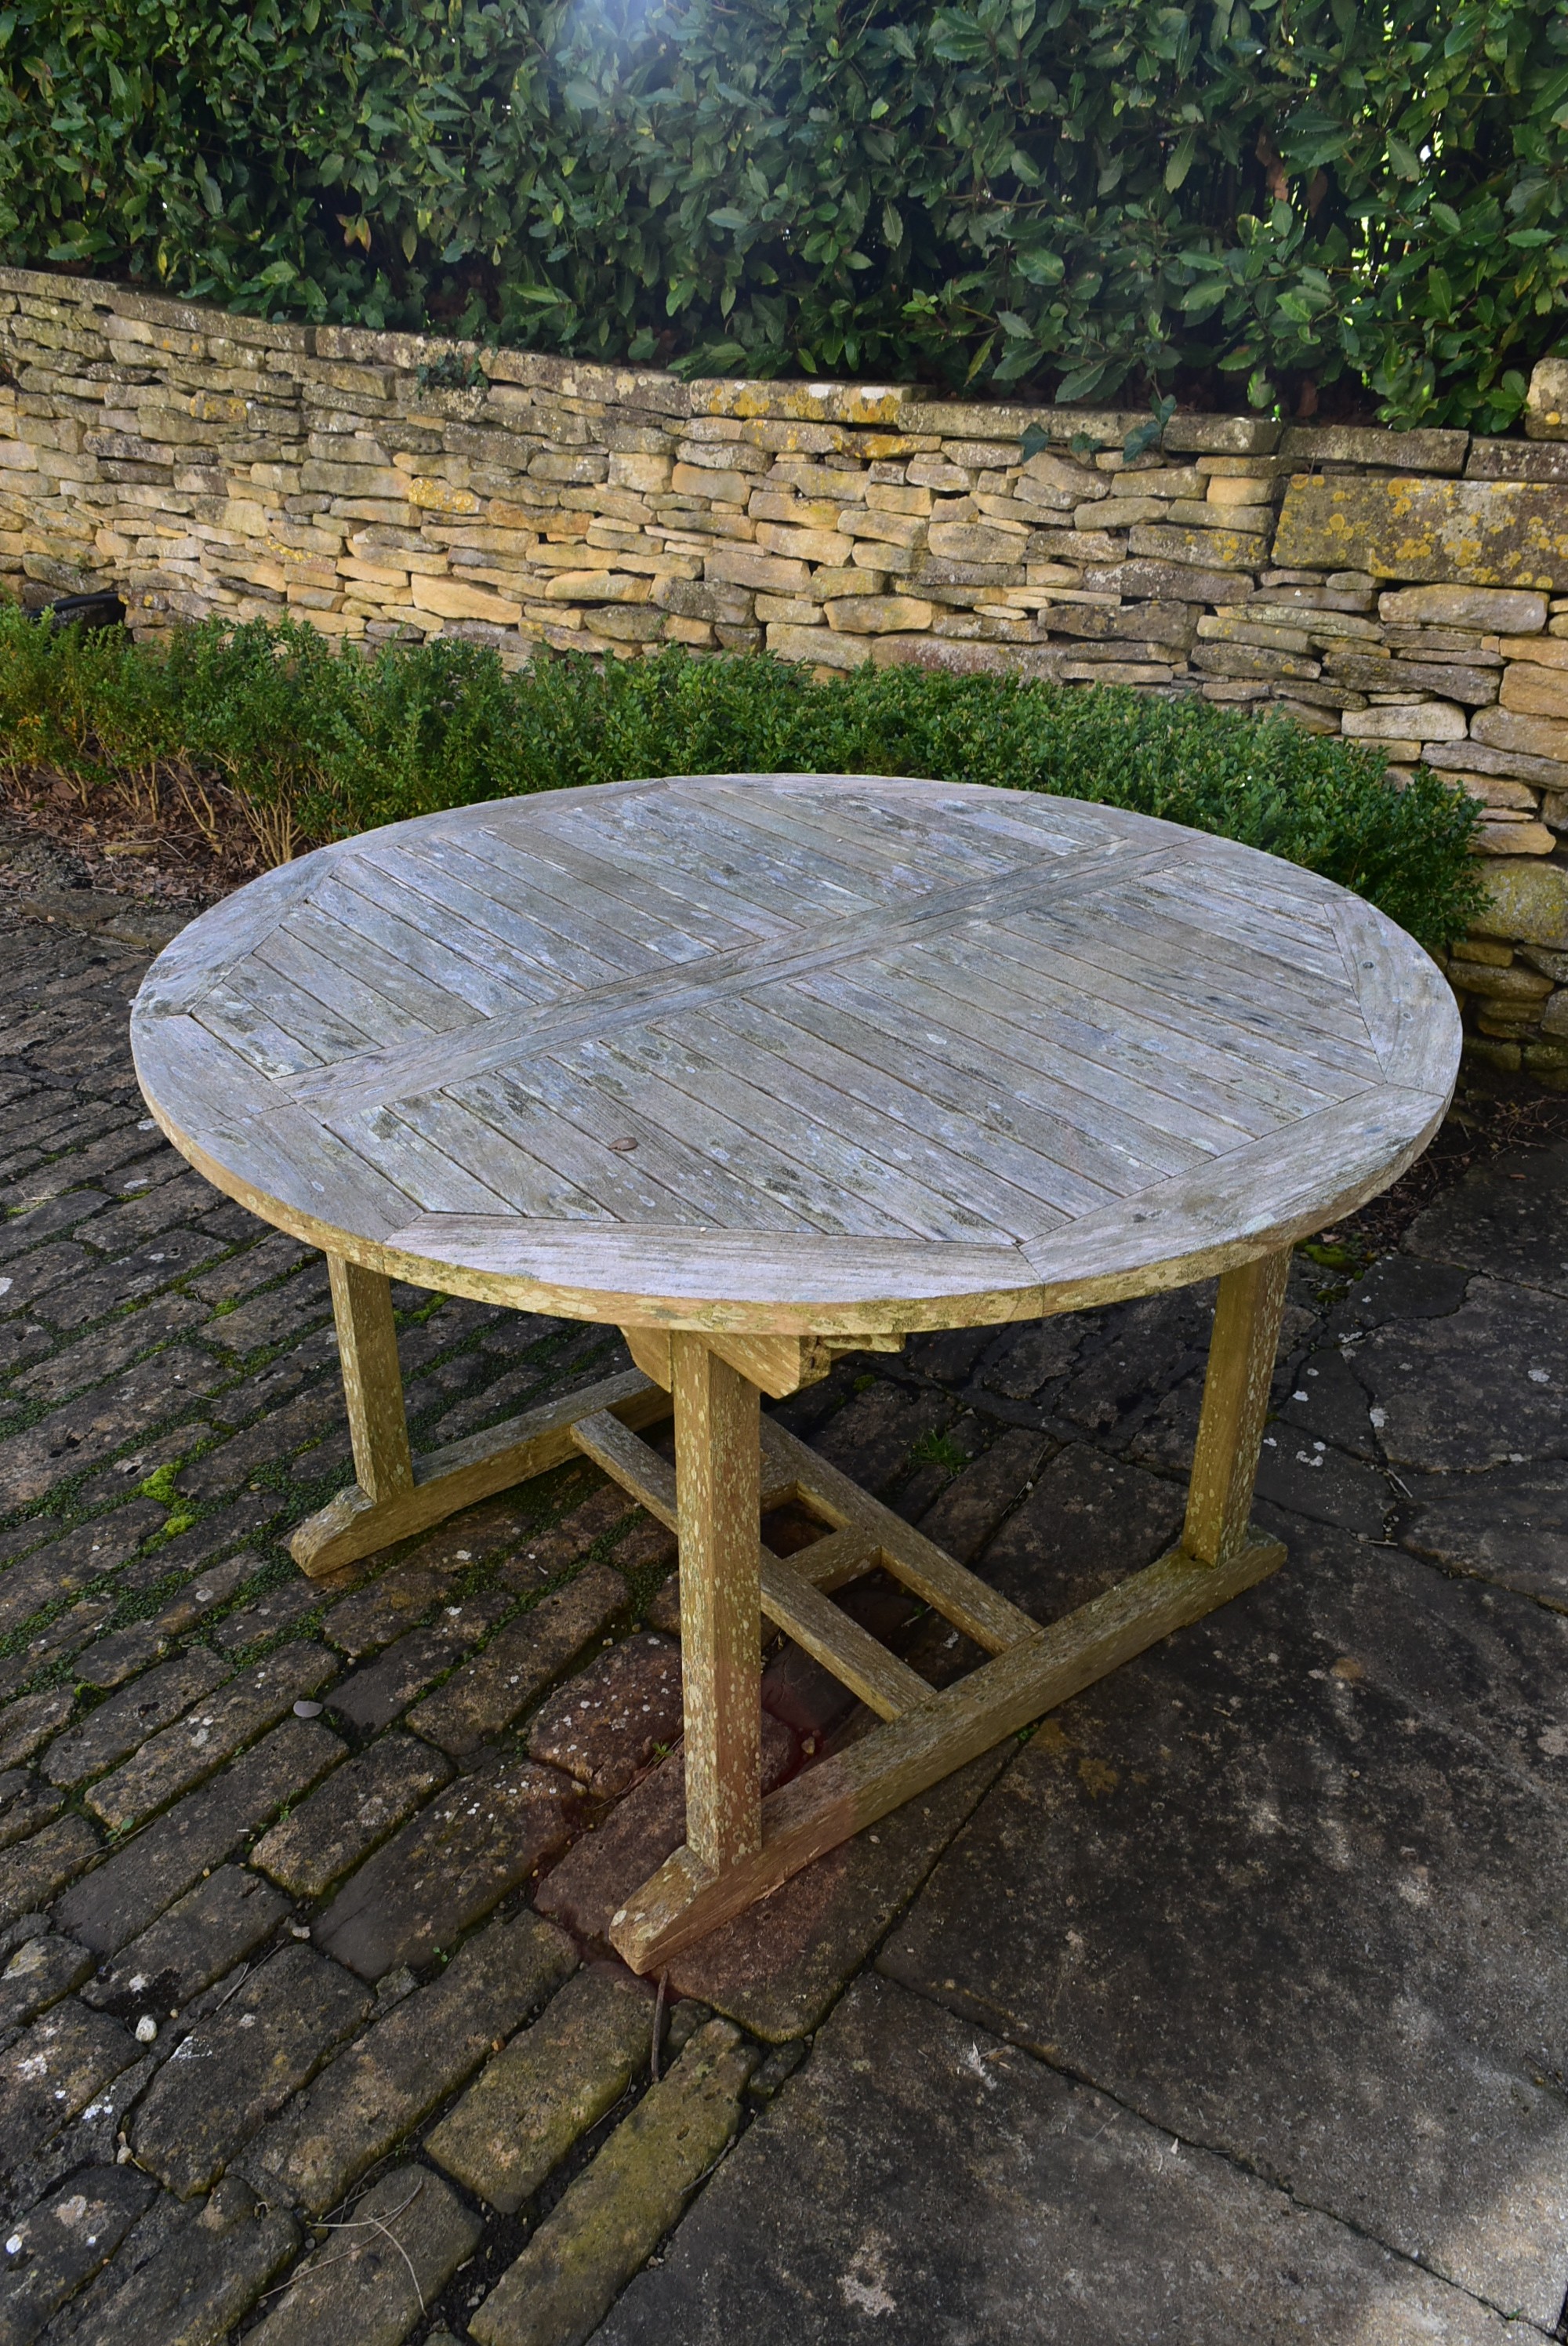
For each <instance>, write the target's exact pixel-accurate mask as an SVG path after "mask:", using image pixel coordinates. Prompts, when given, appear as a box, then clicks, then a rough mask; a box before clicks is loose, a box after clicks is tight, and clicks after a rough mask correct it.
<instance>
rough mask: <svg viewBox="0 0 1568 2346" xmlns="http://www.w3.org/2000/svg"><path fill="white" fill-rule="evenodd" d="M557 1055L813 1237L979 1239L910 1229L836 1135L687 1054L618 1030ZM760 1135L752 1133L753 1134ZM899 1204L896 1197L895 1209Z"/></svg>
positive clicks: (650, 1035) (642, 1030) (644, 1034)
mask: <svg viewBox="0 0 1568 2346" xmlns="http://www.w3.org/2000/svg"><path fill="white" fill-rule="evenodd" d="M557 1056H558V1057H559V1060H560V1062H561V1064H562V1065H564V1066H565V1067H566V1068H567V1069H568V1071H569V1072H572V1073H574V1074H576V1075H577V1076H580V1077H581V1078H583V1079H587V1078H588V1077H589V1076H590V1074H591V1075H593V1076H596V1077H597V1078H598V1080H599V1081H600V1082H601V1083H602V1084H603V1085H604V1086H605V1088H606V1090H608V1091H611V1092H613V1094H614V1096H616V1100H617V1102H618V1103H621V1104H624V1105H625V1106H626V1107H630V1108H633V1109H635V1110H636V1112H637V1113H638V1115H639V1116H641V1117H643V1118H645V1119H646V1121H647V1123H648V1124H650V1125H653V1126H654V1127H657V1128H660V1129H663V1130H665V1131H668V1132H679V1133H682V1134H684V1135H685V1137H686V1138H687V1140H688V1141H689V1142H690V1143H691V1145H693V1146H694V1147H696V1148H702V1149H704V1150H707V1151H708V1152H709V1153H710V1154H711V1155H712V1156H713V1157H715V1158H717V1159H718V1162H719V1163H720V1164H721V1165H722V1166H723V1167H724V1169H725V1171H726V1172H727V1173H728V1174H729V1176H730V1178H732V1179H734V1180H738V1181H741V1182H744V1183H745V1184H746V1185H747V1186H748V1188H754V1189H755V1190H757V1191H758V1192H759V1195H760V1196H761V1197H763V1198H766V1199H769V1200H770V1201H771V1202H772V1203H773V1204H774V1205H776V1206H780V1207H783V1208H785V1209H791V1210H793V1211H794V1212H795V1213H797V1214H799V1215H801V1216H802V1217H804V1218H805V1219H807V1220H808V1221H809V1223H810V1224H811V1225H813V1226H814V1227H815V1228H816V1229H819V1230H823V1231H830V1232H834V1233H836V1234H838V1235H840V1236H855V1237H865V1238H878V1239H897V1240H900V1241H907V1242H913V1243H920V1242H923V1241H929V1240H931V1239H950V1240H951V1239H956V1238H959V1237H960V1236H961V1235H962V1236H963V1237H966V1238H968V1237H973V1238H980V1237H982V1236H983V1232H980V1231H978V1230H977V1231H973V1232H968V1231H966V1232H962V1233H960V1232H959V1231H957V1230H954V1229H940V1228H939V1229H919V1228H917V1227H915V1226H914V1225H913V1224H912V1223H911V1220H910V1219H907V1218H906V1215H905V1214H904V1212H902V1211H900V1210H896V1209H893V1208H892V1207H884V1206H883V1205H882V1203H881V1199H880V1196H879V1184H878V1183H877V1182H876V1180H875V1179H874V1178H871V1176H870V1175H869V1174H868V1173H867V1171H866V1168H865V1166H864V1163H863V1161H857V1160H855V1159H853V1158H850V1156H849V1153H848V1152H847V1151H846V1150H845V1149H844V1148H843V1146H842V1144H841V1143H840V1142H839V1141H838V1140H837V1137H836V1136H832V1135H822V1134H820V1133H818V1132H817V1131H815V1130H811V1131H806V1132H802V1131H800V1130H799V1127H798V1125H796V1126H792V1125H791V1123H790V1121H789V1119H785V1118H782V1117H779V1115H777V1114H776V1113H775V1114H772V1115H769V1112H768V1110H767V1107H766V1105H765V1103H764V1102H763V1100H762V1098H761V1096H760V1094H759V1093H758V1092H757V1091H756V1089H755V1088H754V1087H753V1086H749V1085H747V1084H745V1083H743V1082H741V1081H739V1080H738V1079H736V1078H733V1077H728V1076H725V1075H724V1074H723V1072H722V1071H721V1070H719V1069H718V1068H714V1067H712V1066H708V1065H704V1066H695V1067H694V1066H693V1064H692V1057H691V1055H690V1054H689V1053H687V1052H683V1051H682V1050H681V1049H680V1047H679V1045H677V1044H676V1043H674V1042H672V1041H669V1040H667V1039H666V1038H665V1037H664V1036H662V1035H658V1034H656V1033H655V1032H654V1031H653V1030H652V1029H650V1028H648V1027H634V1028H632V1029H631V1030H630V1032H629V1033H628V1032H626V1031H625V1030H622V1031H620V1032H617V1033H616V1034H615V1035H613V1036H611V1037H608V1038H606V1040H605V1041H604V1042H602V1043H594V1044H579V1045H577V1046H576V1047H575V1049H574V1050H573V1051H572V1052H571V1053H570V1054H569V1055H568V1054H567V1053H565V1052H562V1053H560V1054H558V1055H557ZM759 1126H760V1127H762V1128H761V1129H760V1130H758V1129H756V1128H755V1127H759ZM807 1150H815V1152H816V1153H818V1154H819V1155H820V1156H822V1157H824V1158H827V1160H828V1161H827V1163H826V1164H825V1165H822V1166H819V1165H812V1164H809V1163H803V1162H802V1161H801V1156H802V1154H803V1153H804V1152H805V1151H807ZM787 1152H790V1153H787ZM903 1202H904V1201H903V1200H902V1199H901V1200H900V1206H902V1205H903ZM724 1219H726V1221H728V1220H729V1219H730V1217H729V1216H728V1214H727V1215H726V1216H725V1218H724ZM747 1219H748V1220H752V1219H754V1218H752V1217H748V1218H747ZM741 1226H742V1227H743V1228H744V1227H745V1226H746V1225H745V1223H744V1222H743V1223H742V1225H741Z"/></svg>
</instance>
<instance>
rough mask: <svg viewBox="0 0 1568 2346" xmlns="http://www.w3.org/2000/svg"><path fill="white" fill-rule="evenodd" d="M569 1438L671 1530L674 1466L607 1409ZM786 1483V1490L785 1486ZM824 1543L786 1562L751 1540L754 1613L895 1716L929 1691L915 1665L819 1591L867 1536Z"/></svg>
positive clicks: (846, 1574) (674, 1524)
mask: <svg viewBox="0 0 1568 2346" xmlns="http://www.w3.org/2000/svg"><path fill="white" fill-rule="evenodd" d="M572 1438H573V1440H574V1441H575V1443H576V1445H577V1447H578V1449H579V1450H581V1451H582V1452H583V1453H584V1454H585V1456H586V1457H589V1458H591V1459H592V1460H593V1461H594V1463H595V1464H596V1465H597V1466H602V1467H603V1468H604V1470H605V1472H606V1474H608V1475H610V1476H611V1477H612V1478H613V1479H614V1480H615V1481H616V1482H617V1483H619V1484H621V1486H622V1488H623V1489H624V1490H626V1491H629V1492H630V1493H631V1494H632V1496H633V1497H634V1498H635V1499H636V1501H637V1502H638V1504H639V1505H642V1506H644V1507H646V1508H647V1511H648V1513H649V1514H650V1515H655V1516H657V1519H658V1521H659V1522H660V1523H661V1524H663V1525H666V1526H667V1529H668V1530H670V1531H672V1532H675V1533H677V1535H678V1534H679V1532H680V1511H679V1508H678V1506H677V1502H676V1472H675V1469H674V1468H673V1467H672V1466H670V1465H669V1464H667V1462H666V1461H665V1460H664V1459H663V1458H661V1457H660V1456H659V1454H658V1453H657V1451H656V1450H653V1449H650V1448H649V1446H648V1444H647V1443H646V1442H644V1441H642V1440H641V1439H640V1438H639V1437H638V1436H637V1435H636V1434H635V1433H629V1432H628V1431H627V1429H626V1427H625V1426H624V1425H623V1424H621V1423H620V1422H619V1420H618V1419H616V1418H615V1417H613V1416H611V1415H610V1413H608V1412H607V1411H600V1412H598V1413H596V1415H595V1416H593V1417H586V1418H581V1419H579V1421H578V1422H577V1423H576V1424H575V1426H574V1427H573V1429H572ZM789 1487H790V1490H791V1491H792V1490H793V1484H791V1485H790V1486H789ZM785 1495H786V1494H785V1493H783V1492H775V1491H769V1490H768V1489H766V1488H764V1489H763V1490H762V1491H761V1492H760V1494H759V1507H761V1508H766V1507H767V1506H769V1505H779V1502H780V1500H781V1499H782V1498H783V1497H784V1496H785ZM831 1545H832V1542H831V1540H830V1539H829V1540H819V1541H817V1542H815V1543H814V1544H813V1545H812V1546H810V1547H808V1548H802V1549H801V1550H800V1551H799V1556H792V1557H790V1558H789V1561H788V1562H786V1561H785V1559H784V1558H783V1557H781V1556H775V1555H774V1554H773V1552H772V1550H771V1549H770V1548H769V1547H768V1546H766V1545H764V1544H763V1543H762V1542H760V1541H759V1543H758V1556H759V1601H760V1604H761V1608H762V1611H763V1613H764V1614H765V1615H766V1616H767V1617H768V1619H769V1621H771V1622H772V1623H773V1625H774V1627H776V1628H779V1629H782V1630H783V1631H784V1632H785V1634H786V1635H787V1636H788V1637H793V1638H794V1640H795V1642H796V1644H797V1645H798V1646H802V1647H804V1648H805V1650H806V1651H807V1653H809V1655H811V1656H812V1658H813V1659H815V1660H817V1661H819V1662H820V1663H821V1664H822V1665H823V1667H824V1668H826V1669H830V1670H831V1671H832V1673H833V1675H834V1677H835V1678H839V1679H840V1681H841V1682H842V1684H843V1685H845V1686H847V1687H849V1688H850V1689H851V1691H852V1692H853V1693H855V1694H857V1695H859V1696H860V1699H861V1701H862V1702H865V1703H869V1704H870V1705H871V1709H873V1710H874V1711H875V1712H876V1713H877V1715H878V1717H879V1718H881V1719H896V1718H898V1717H899V1716H900V1714H901V1712H903V1711H906V1710H909V1709H911V1708H912V1706H913V1705H914V1704H915V1703H917V1702H924V1701H925V1700H927V1699H928V1698H929V1697H930V1695H931V1691H932V1689H931V1688H930V1687H929V1686H928V1685H927V1684H926V1682H925V1680H924V1678H921V1676H920V1675H919V1673H918V1672H917V1671H915V1670H911V1668H908V1666H907V1665H906V1664H905V1663H903V1662H901V1661H900V1660H899V1659H898V1657H897V1656H896V1655H894V1654H891V1653H890V1652H889V1651H888V1649H887V1647H885V1646H884V1645H882V1644H881V1641H880V1640H879V1639H877V1638H876V1637H872V1636H871V1632H870V1630H868V1629H863V1628H862V1627H860V1623H859V1622H858V1621H854V1620H851V1618H850V1616H849V1614H847V1613H845V1612H844V1611H843V1610H842V1609H841V1608H840V1607H839V1606H837V1605H834V1604H833V1603H831V1602H830V1598H829V1596H827V1595H826V1594H825V1593H824V1590H825V1588H826V1587H828V1586H831V1587H835V1588H840V1587H842V1586H844V1584H845V1582H846V1581H848V1580H852V1579H856V1578H858V1577H859V1576H860V1573H862V1572H864V1571H866V1570H869V1569H870V1568H871V1553H872V1547H871V1541H870V1540H868V1539H866V1538H864V1537H863V1536H860V1535H858V1534H856V1533H854V1532H852V1531H851V1532H850V1535H849V1536H848V1537H847V1538H846V1539H845V1540H844V1541H843V1545H841V1546H839V1547H836V1548H834V1549H833V1553H832V1554H831V1555H830V1556H819V1555H818V1553H817V1551H818V1549H825V1548H829V1547H830V1546H831ZM686 1554H687V1542H686V1541H685V1540H683V1541H682V1570H683V1572H684V1571H685V1569H686V1565H685V1556H686Z"/></svg>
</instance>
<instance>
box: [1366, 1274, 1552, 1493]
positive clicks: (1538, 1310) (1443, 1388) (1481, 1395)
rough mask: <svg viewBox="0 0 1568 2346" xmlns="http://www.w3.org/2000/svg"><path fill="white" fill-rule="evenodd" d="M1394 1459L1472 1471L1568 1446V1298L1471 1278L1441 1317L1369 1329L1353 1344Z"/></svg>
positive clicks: (1401, 1463)
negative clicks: (1454, 1307)
mask: <svg viewBox="0 0 1568 2346" xmlns="http://www.w3.org/2000/svg"><path fill="white" fill-rule="evenodd" d="M1355 1367H1356V1375H1357V1376H1358V1378H1359V1380H1360V1382H1361V1383H1362V1384H1363V1385H1364V1386H1365V1387H1366V1389H1367V1392H1368V1394H1369V1400H1370V1404H1371V1409H1370V1415H1371V1422H1372V1424H1373V1426H1374V1427H1375V1428H1376V1429H1377V1431H1378V1433H1380V1436H1381V1439H1382V1443H1383V1449H1384V1453H1385V1454H1386V1455H1387V1456H1388V1457H1389V1458H1390V1459H1391V1460H1392V1462H1393V1464H1395V1465H1396V1466H1400V1467H1403V1468H1407V1469H1408V1468H1410V1467H1411V1466H1415V1467H1418V1468H1420V1469H1421V1470H1422V1471H1423V1472H1431V1471H1433V1470H1443V1471H1446V1472H1450V1473H1460V1474H1474V1473H1476V1472H1477V1471H1478V1470H1479V1469H1481V1468H1485V1467H1488V1466H1502V1465H1506V1464H1510V1463H1512V1464H1521V1463H1522V1462H1524V1461H1526V1460H1529V1459H1540V1458H1561V1457H1563V1456H1564V1455H1565V1454H1568V1411H1565V1410H1564V1406H1563V1403H1564V1396H1565V1394H1568V1301H1564V1299H1563V1298H1562V1297H1560V1296H1556V1295H1548V1294H1544V1293H1543V1292H1542V1290H1540V1289H1538V1288H1528V1287H1514V1286H1508V1285H1505V1284H1504V1283H1503V1282H1502V1281H1501V1280H1492V1279H1475V1280H1471V1285H1470V1291H1469V1293H1468V1294H1467V1295H1466V1297H1465V1300H1464V1302H1463V1303H1462V1304H1461V1307H1460V1309H1459V1310H1458V1311H1455V1312H1452V1313H1451V1314H1450V1315H1449V1316H1448V1317H1446V1318H1444V1319H1432V1320H1416V1321H1404V1322H1398V1321H1396V1322H1394V1323H1392V1324H1391V1325H1388V1326H1384V1327H1380V1328H1375V1329H1373V1330H1372V1331H1371V1332H1370V1334H1369V1335H1368V1336H1367V1337H1366V1339H1365V1340H1364V1341H1363V1342H1362V1343H1360V1344H1359V1346H1358V1347H1357V1350H1356V1361H1355Z"/></svg>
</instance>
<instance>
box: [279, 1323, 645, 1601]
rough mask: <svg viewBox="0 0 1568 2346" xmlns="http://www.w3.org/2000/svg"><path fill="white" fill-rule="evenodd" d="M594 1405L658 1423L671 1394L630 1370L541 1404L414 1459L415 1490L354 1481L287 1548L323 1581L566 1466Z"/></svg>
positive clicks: (635, 1421) (629, 1420) (631, 1419)
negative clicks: (368, 1487) (376, 1489)
mask: <svg viewBox="0 0 1568 2346" xmlns="http://www.w3.org/2000/svg"><path fill="white" fill-rule="evenodd" d="M597 1410H612V1411H614V1413H615V1414H616V1416H617V1417H620V1418H622V1419H624V1421H625V1422H626V1424H627V1425H632V1426H642V1425H654V1424H657V1423H658V1421H659V1420H660V1419H661V1418H666V1417H667V1416H668V1415H669V1413H670V1402H669V1395H668V1394H667V1393H666V1392H662V1391H661V1390H660V1389H659V1387H658V1386H657V1385H656V1384H652V1383H650V1382H649V1381H648V1379H647V1377H643V1376H639V1375H638V1374H637V1372H636V1370H635V1369H632V1370H623V1371H622V1372H621V1373H620V1374H619V1375H617V1376H614V1377H604V1378H601V1379H600V1381H599V1382H598V1383H596V1384H592V1385H584V1386H582V1387H581V1388H580V1389H579V1390H578V1391H577V1392H571V1393H566V1394H564V1395H562V1396H560V1397H559V1398H558V1399H556V1400H555V1401H550V1402H542V1403H539V1405H538V1406H537V1407H536V1408H535V1409H530V1410H524V1413H523V1414H522V1415H521V1416H520V1417H514V1418H509V1419H508V1420H507V1421H506V1423H504V1424H503V1425H493V1426H491V1427H489V1428H488V1429H487V1430H486V1431H485V1432H484V1433H472V1434H469V1435H467V1436H465V1438H464V1439H463V1441H462V1442H452V1443H447V1444H446V1445H445V1447H444V1448H443V1449H441V1450H431V1451H427V1452H426V1453H425V1454H424V1455H423V1457H419V1458H416V1459H415V1460H414V1462H413V1474H414V1479H413V1486H412V1489H411V1490H407V1491H403V1492H401V1493H399V1494H397V1495H396V1496H395V1497H393V1498H392V1499H390V1500H386V1501H383V1502H381V1503H378V1502H377V1501H375V1500H373V1499H372V1498H370V1497H369V1496H368V1495H367V1494H366V1493H365V1492H363V1491H361V1489H360V1487H359V1485H358V1484H351V1485H350V1487H349V1488H348V1489H347V1490H346V1491H340V1492H339V1494H338V1495H337V1497H336V1498H335V1499H330V1500H329V1501H328V1502H327V1505H325V1506H324V1507H321V1508H320V1509H318V1511H317V1513H316V1514H315V1515H309V1516H307V1517H306V1519H305V1521H304V1522H303V1523H302V1524H301V1525H300V1527H299V1529H298V1530H297V1531H296V1532H295V1533H294V1535H293V1536H292V1538H291V1539H290V1542H289V1549H290V1555H291V1556H293V1558H294V1561H295V1563H296V1564H297V1565H299V1566H300V1570H301V1571H302V1572H304V1573H306V1574H307V1575H308V1576H310V1577H311V1578H312V1579H321V1578H322V1577H323V1576H325V1575H326V1574H328V1573H332V1572H336V1571H338V1570H340V1569H341V1566H343V1565H345V1564H357V1563H358V1562H359V1561H360V1559H361V1557H362V1556H373V1555H374V1554H375V1553H376V1551H377V1550H378V1549H379V1548H383V1547H390V1546H392V1544H393V1542H394V1541H396V1540H401V1539H407V1538H409V1537H410V1536H411V1535H412V1534H413V1533H414V1532H423V1531H428V1530H429V1529H430V1527H431V1525H433V1524H440V1523H444V1522H445V1520H446V1518H447V1516H448V1515H455V1514H456V1513H457V1512H458V1510H459V1508H461V1507H472V1506H473V1505H475V1504H476V1503H477V1502H478V1501H479V1500H480V1499H489V1498H493V1497H494V1494H495V1493H496V1492H497V1491H509V1490H511V1489H512V1488H513V1486H514V1484H518V1483H527V1482H530V1481H532V1479H533V1477H534V1476H535V1474H547V1473H548V1472H549V1470H550V1468H551V1467H552V1466H561V1465H564V1464H565V1462H566V1460H567V1459H568V1458H572V1457H575V1455H576V1445H575V1443H574V1441H573V1439H572V1428H573V1426H574V1425H575V1423H576V1421H577V1419H578V1418H579V1417H582V1416H587V1415H589V1414H591V1413H593V1412H595V1411H597Z"/></svg>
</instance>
